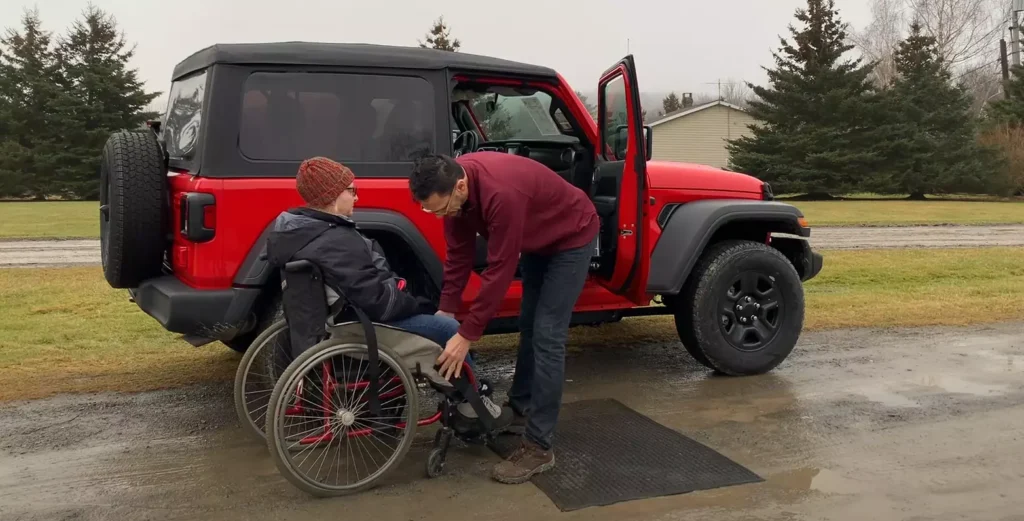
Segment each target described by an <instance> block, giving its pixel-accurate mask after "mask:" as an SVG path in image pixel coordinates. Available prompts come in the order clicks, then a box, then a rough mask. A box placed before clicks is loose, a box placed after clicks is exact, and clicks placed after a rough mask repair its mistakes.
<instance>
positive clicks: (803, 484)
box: [768, 468, 863, 494]
mask: <svg viewBox="0 0 1024 521" xmlns="http://www.w3.org/2000/svg"><path fill="white" fill-rule="evenodd" d="M768 483H769V484H771V485H774V486H776V487H781V488H789V489H797V490H814V491H817V492H822V493H825V494H854V493H857V492H861V491H862V490H863V487H861V486H860V484H859V483H857V482H856V481H853V480H850V479H847V478H844V477H842V476H841V475H839V473H837V472H833V471H831V470H828V469H820V468H802V469H796V470H790V471H787V472H781V473H779V474H775V475H774V476H771V477H770V478H768Z"/></svg>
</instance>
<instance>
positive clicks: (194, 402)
mask: <svg viewBox="0 0 1024 521" xmlns="http://www.w3.org/2000/svg"><path fill="white" fill-rule="evenodd" d="M1022 338H1024V323H1013V324H1002V325H996V326H986V327H974V328H966V329H953V328H934V329H900V330H889V331H882V330H877V331H871V330H844V331H833V332H825V333H813V334H807V335H804V337H803V339H802V340H801V342H800V345H799V346H798V348H797V350H796V351H795V352H794V354H793V356H792V357H791V358H790V359H789V360H788V361H787V362H786V363H784V364H783V365H782V366H780V367H779V368H778V370H777V371H775V372H773V373H771V374H768V375H764V376H759V377H751V378H728V377H718V376H714V375H711V374H710V373H709V372H708V371H707V370H705V369H703V368H702V367H699V366H697V365H696V364H695V363H693V362H692V360H690V359H689V358H687V357H686V356H685V354H684V353H683V352H682V350H681V349H680V348H679V347H678V343H657V342H654V343H648V344H644V345H641V346H630V345H608V344H606V345H604V346H593V347H588V348H587V349H585V350H580V351H576V350H574V351H573V352H572V353H571V354H570V356H569V357H568V359H567V364H566V365H567V368H568V373H567V382H566V390H565V391H566V392H565V401H574V400H581V399H588V398H601V397H615V398H618V399H619V400H621V401H623V402H624V403H626V404H627V405H629V406H630V407H633V408H634V409H636V410H638V411H640V412H641V413H643V414H646V415H648V416H650V417H652V418H654V419H655V420H657V421H659V422H661V423H663V424H665V425H667V426H669V427H671V428H673V429H677V430H679V431H681V432H683V433H685V434H687V435H689V436H692V437H694V438H695V439H697V440H699V441H701V442H702V443H705V444H707V445H708V446H710V447H712V448H714V449H716V450H718V451H721V452H723V453H724V454H726V455H727V456H729V457H730V458H733V459H735V460H737V461H738V462H739V463H741V464H743V465H745V466H748V467H749V468H751V469H752V470H754V471H755V472H757V473H758V474H759V475H761V476H763V477H764V478H765V482H764V483H759V484H753V485H744V486H740V487H730V488H725V489H719V490H713V491H704V492H696V493H691V494H685V495H680V496H672V497H663V498H656V499H650V500H644V501H634V502H628V503H622V504H618V505H613V506H609V507H602V508H593V509H585V510H582V511H578V512H572V513H567V514H562V513H560V512H558V511H557V509H556V508H555V507H554V506H553V505H552V504H551V502H550V501H549V500H548V499H547V497H546V496H544V495H543V494H542V493H540V492H539V491H538V490H537V489H536V488H535V487H533V486H532V485H529V484H527V485H522V486H504V485H499V484H497V483H494V482H493V481H491V480H490V479H489V478H488V472H489V469H490V466H491V465H493V464H494V463H495V457H494V456H493V454H491V453H490V452H489V451H488V450H486V449H483V448H475V447H474V448H467V447H459V448H456V449H454V450H453V452H452V457H451V459H450V461H449V465H448V470H447V474H446V475H445V476H443V477H441V478H438V479H435V480H427V479H425V478H424V477H423V464H424V461H425V453H424V452H425V451H424V447H425V446H426V444H427V443H428V442H429V439H430V436H431V435H432V429H431V428H425V429H423V430H422V431H421V432H420V435H419V440H420V441H419V443H418V444H417V446H416V447H414V450H413V451H412V452H410V454H409V456H408V457H407V458H406V460H405V465H404V466H403V467H402V468H401V469H400V470H399V472H397V473H396V474H395V475H394V476H392V478H390V480H389V482H388V483H386V484H384V485H383V486H381V487H380V488H378V489H376V490H373V491H371V492H368V493H364V494H361V495H357V496H352V497H348V498H340V499H331V500H314V499H312V498H309V497H306V496H305V495H303V494H302V493H300V492H299V491H297V490H296V489H294V488H293V487H292V486H291V485H289V484H288V483H287V482H286V481H285V480H284V479H283V478H282V477H281V476H280V475H279V474H278V473H277V470H276V469H275V468H274V466H273V464H272V463H271V461H270V458H269V457H268V455H267V448H266V447H265V446H263V445H261V444H258V443H254V442H252V441H251V440H250V439H248V438H247V437H245V436H243V433H242V431H241V429H239V428H238V427H237V426H236V422H235V420H234V417H233V413H232V410H231V405H230V404H231V402H230V399H231V397H230V389H229V388H228V387H227V386H226V385H220V384H218V385H207V386H200V387H193V388H190V389H182V390H176V391H161V392H151V393H143V394H134V395H120V394H97V395H83V396H75V397H57V398H51V399H47V400H42V401H35V402H22V403H17V404H10V405H7V406H4V407H0V518H3V519H19V520H25V521H30V520H43V519H46V520H50V519H76V520H92V519H133V520H134V519H161V520H166V519H218V520H220V519H225V520H227V519H273V520H280V519H312V518H318V517H321V516H337V515H338V513H339V512H345V515H346V517H353V518H364V517H370V516H372V517H374V518H377V519H389V520H390V519H399V520H407V519H413V520H419V519H437V518H445V519H453V520H459V519H481V518H487V519H492V520H505V519H508V520H521V519H545V518H549V517H558V518H560V519H561V518H565V519H581V520H582V519H587V520H589V521H603V520H606V519H607V520H641V519H643V520H648V519H666V520H667V519H683V518H686V519H690V518H693V519H708V518H714V519H723V520H738V519H826V518H827V519H831V520H846V519H849V520H858V521H859V520H862V519H865V518H866V517H870V518H871V519H883V520H885V519H939V520H943V519H1012V518H1013V516H1017V515H1019V513H1020V512H1021V511H1024V498H1022V497H1021V496H1020V494H1019V490H1020V488H1021V486H1024V471H1022V470H1021V466H1020V458H1019V456H1018V455H1019V454H1021V453H1024V436H1021V435H1020V433H1021V432H1024V405H1022V404H1024V379H1022V378H1021V374H1022V372H1024V341H1022V340H1021V339H1022ZM480 365H481V366H482V367H484V368H487V370H488V372H489V373H490V376H491V377H492V378H495V379H497V380H498V381H499V382H500V384H501V385H500V388H499V396H501V389H503V388H504V387H505V386H506V385H507V383H508V377H509V376H510V375H511V372H512V368H513V359H512V354H511V352H509V351H507V350H502V351H495V352H488V353H483V354H482V359H481V360H480ZM624 427H626V426H624ZM556 443H557V439H556ZM556 451H557V447H556Z"/></svg>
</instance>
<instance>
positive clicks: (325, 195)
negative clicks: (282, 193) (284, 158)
mask: <svg viewBox="0 0 1024 521" xmlns="http://www.w3.org/2000/svg"><path fill="white" fill-rule="evenodd" d="M355 178H356V176H355V174H353V173H352V170H351V169H350V168H348V167H347V166H345V165H343V164H341V163H339V162H337V161H334V160H331V159H328V158H326V157H312V158H309V159H307V160H305V161H303V162H302V164H301V165H299V174H298V176H297V177H296V179H295V185H296V188H298V190H299V195H300V196H302V200H304V201H306V204H307V205H309V206H311V207H313V208H323V207H325V206H327V205H329V204H331V203H333V202H334V201H335V200H336V199H337V198H338V196H339V195H341V192H343V191H345V189H346V188H348V186H349V185H351V184H352V181H353V180H354V179H355Z"/></svg>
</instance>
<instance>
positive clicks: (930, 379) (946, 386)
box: [914, 375, 1010, 396]
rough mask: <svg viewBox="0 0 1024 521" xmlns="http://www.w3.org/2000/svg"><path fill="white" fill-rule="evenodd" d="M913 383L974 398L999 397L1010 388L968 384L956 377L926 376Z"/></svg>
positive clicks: (997, 385) (995, 385)
mask: <svg viewBox="0 0 1024 521" xmlns="http://www.w3.org/2000/svg"><path fill="white" fill-rule="evenodd" d="M914 383H916V384H917V385H921V386H924V387H932V388H935V387H937V388H939V389H942V390H943V391H945V392H947V393H953V394H970V395H974V396H999V395H1004V394H1006V393H1008V392H1009V391H1010V387H1009V386H1007V385H1000V384H983V383H977V382H970V381H967V380H964V379H962V378H959V377H956V376H946V375H928V376H925V377H923V378H919V379H917V380H915V382H914Z"/></svg>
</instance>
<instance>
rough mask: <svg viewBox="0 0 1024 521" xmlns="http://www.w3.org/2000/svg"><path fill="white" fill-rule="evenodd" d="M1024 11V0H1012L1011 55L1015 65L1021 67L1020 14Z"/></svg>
mask: <svg viewBox="0 0 1024 521" xmlns="http://www.w3.org/2000/svg"><path fill="white" fill-rule="evenodd" d="M1021 11H1024V0H1012V1H1011V4H1010V55H1011V56H1012V57H1013V65H1014V66H1019V65H1020V12H1021Z"/></svg>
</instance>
